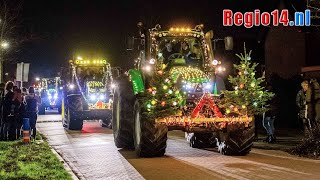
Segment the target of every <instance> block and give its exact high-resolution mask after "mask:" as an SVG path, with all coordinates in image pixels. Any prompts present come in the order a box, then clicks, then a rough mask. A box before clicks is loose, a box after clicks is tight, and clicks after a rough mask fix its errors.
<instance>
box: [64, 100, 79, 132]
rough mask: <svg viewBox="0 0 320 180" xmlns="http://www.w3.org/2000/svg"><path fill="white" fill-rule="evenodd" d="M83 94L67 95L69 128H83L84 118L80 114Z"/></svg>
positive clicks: (67, 121)
mask: <svg viewBox="0 0 320 180" xmlns="http://www.w3.org/2000/svg"><path fill="white" fill-rule="evenodd" d="M82 107H83V106H82V100H81V95H71V96H68V97H67V104H66V123H67V126H66V127H67V129H69V130H82V126H83V119H81V115H80V114H79V113H80V112H81V111H82V110H83V108H82Z"/></svg>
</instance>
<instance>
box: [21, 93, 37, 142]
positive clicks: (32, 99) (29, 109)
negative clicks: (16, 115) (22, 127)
mask: <svg viewBox="0 0 320 180" xmlns="http://www.w3.org/2000/svg"><path fill="white" fill-rule="evenodd" d="M24 99H25V100H24V101H25V102H24V103H25V105H26V117H27V118H29V122H30V132H31V136H32V137H33V139H34V140H35V138H36V133H37V131H36V130H37V129H36V123H37V112H38V105H40V104H41V99H40V97H39V96H37V95H36V94H35V91H34V88H33V87H29V94H28V95H27V96H25V98H24Z"/></svg>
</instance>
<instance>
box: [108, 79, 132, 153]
mask: <svg viewBox="0 0 320 180" xmlns="http://www.w3.org/2000/svg"><path fill="white" fill-rule="evenodd" d="M116 83H117V87H116V88H115V91H114V96H113V107H112V129H113V136H114V143H115V145H116V146H117V147H118V148H127V149H133V148H134V143H133V119H134V117H133V106H134V100H135V96H134V94H133V89H132V84H131V83H130V82H129V80H128V77H126V76H121V77H120V78H119V79H118V80H116Z"/></svg>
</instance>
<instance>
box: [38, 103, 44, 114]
mask: <svg viewBox="0 0 320 180" xmlns="http://www.w3.org/2000/svg"><path fill="white" fill-rule="evenodd" d="M38 114H39V115H45V114H46V107H45V106H44V105H40V106H39V112H38Z"/></svg>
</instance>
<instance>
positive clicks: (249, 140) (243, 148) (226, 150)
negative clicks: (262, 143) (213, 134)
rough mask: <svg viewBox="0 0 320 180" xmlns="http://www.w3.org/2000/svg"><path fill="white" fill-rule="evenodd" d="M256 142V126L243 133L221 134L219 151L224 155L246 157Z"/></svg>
mask: <svg viewBox="0 0 320 180" xmlns="http://www.w3.org/2000/svg"><path fill="white" fill-rule="evenodd" d="M253 140H254V126H253V127H250V128H247V129H245V130H243V131H237V132H220V133H219V137H218V143H217V145H218V151H219V152H220V153H221V154H223V155H236V156H244V155H247V154H249V152H250V151H251V147H252V145H253Z"/></svg>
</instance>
